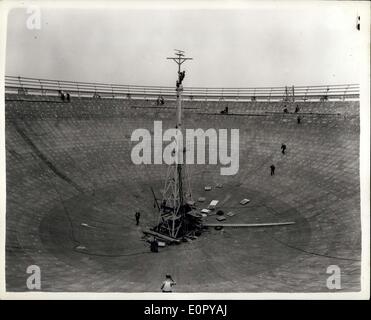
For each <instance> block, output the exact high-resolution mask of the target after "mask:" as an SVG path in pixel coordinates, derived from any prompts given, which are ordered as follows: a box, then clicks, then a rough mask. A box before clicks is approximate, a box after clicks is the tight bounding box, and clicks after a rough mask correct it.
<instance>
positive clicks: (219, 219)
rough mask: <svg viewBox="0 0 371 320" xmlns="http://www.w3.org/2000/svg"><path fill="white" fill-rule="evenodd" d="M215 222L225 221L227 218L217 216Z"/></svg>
mask: <svg viewBox="0 0 371 320" xmlns="http://www.w3.org/2000/svg"><path fill="white" fill-rule="evenodd" d="M216 220H218V221H224V220H227V218H226V217H225V216H218V217H216Z"/></svg>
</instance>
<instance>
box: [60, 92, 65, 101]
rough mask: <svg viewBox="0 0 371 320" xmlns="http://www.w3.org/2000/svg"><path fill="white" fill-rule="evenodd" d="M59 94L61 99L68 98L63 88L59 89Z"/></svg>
mask: <svg viewBox="0 0 371 320" xmlns="http://www.w3.org/2000/svg"><path fill="white" fill-rule="evenodd" d="M59 96H60V97H61V100H62V101H64V99H65V98H66V96H65V94H64V92H63V91H62V90H59Z"/></svg>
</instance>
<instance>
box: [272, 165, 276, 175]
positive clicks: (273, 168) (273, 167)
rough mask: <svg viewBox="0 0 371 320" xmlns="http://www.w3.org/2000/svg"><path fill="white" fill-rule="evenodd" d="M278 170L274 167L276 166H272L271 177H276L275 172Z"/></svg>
mask: <svg viewBox="0 0 371 320" xmlns="http://www.w3.org/2000/svg"><path fill="white" fill-rule="evenodd" d="M275 169H276V167H275V166H274V164H272V165H271V176H273V175H274V170H275Z"/></svg>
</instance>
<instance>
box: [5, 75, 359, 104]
mask: <svg viewBox="0 0 371 320" xmlns="http://www.w3.org/2000/svg"><path fill="white" fill-rule="evenodd" d="M60 90H61V91H64V92H68V93H69V94H70V95H71V97H95V98H114V99H148V100H156V99H157V98H158V97H160V96H162V97H164V99H167V100H175V99H176V92H175V86H174V87H164V86H136V85H120V84H108V83H90V82H77V81H62V80H50V79H38V78H28V77H20V76H18V77H15V76H5V92H6V93H16V94H25V95H43V96H58V95H59V91H60ZM182 97H183V99H184V100H195V101H288V102H289V101H291V102H293V101H328V100H335V101H336V100H338V101H339V100H340V101H344V100H359V84H344V85H328V86H324V85H320V86H285V87H256V88H207V87H184V88H183V95H182Z"/></svg>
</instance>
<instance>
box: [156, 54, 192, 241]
mask: <svg viewBox="0 0 371 320" xmlns="http://www.w3.org/2000/svg"><path fill="white" fill-rule="evenodd" d="M167 59H169V60H173V61H174V62H175V63H176V64H177V65H178V77H177V81H176V124H175V129H176V141H175V143H176V145H175V148H174V150H173V156H174V163H173V164H171V165H169V168H168V171H167V175H166V180H165V186H164V189H163V190H162V201H161V204H160V205H158V206H157V207H158V209H159V219H158V223H157V226H156V227H155V228H154V230H155V231H156V232H157V233H159V234H162V235H165V236H168V237H171V238H173V239H179V238H182V237H185V236H186V235H188V234H189V233H190V232H192V230H194V226H195V223H194V221H193V220H194V219H193V218H192V217H190V214H191V213H192V210H193V205H194V203H193V201H191V200H192V199H191V192H190V186H189V184H188V180H187V177H186V174H185V173H186V170H185V167H184V166H183V158H184V153H185V148H183V132H182V130H183V129H182V92H183V85H182V82H183V79H184V77H185V71H182V70H181V65H182V64H183V63H184V62H185V61H187V60H192V58H186V57H185V56H184V51H181V50H175V57H168V58H167ZM155 200H156V198H155ZM156 202H157V200H156Z"/></svg>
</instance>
